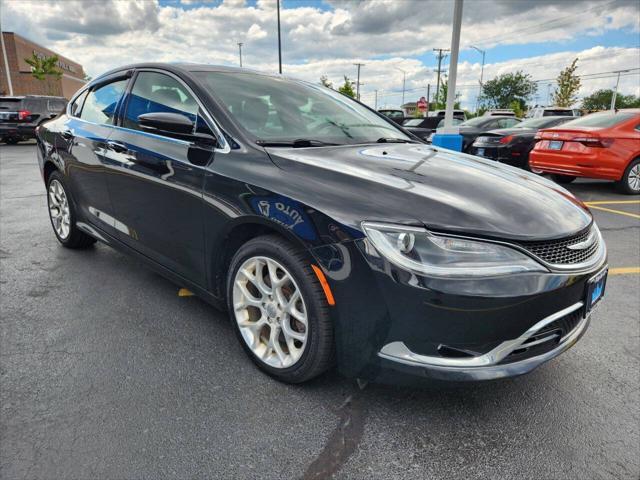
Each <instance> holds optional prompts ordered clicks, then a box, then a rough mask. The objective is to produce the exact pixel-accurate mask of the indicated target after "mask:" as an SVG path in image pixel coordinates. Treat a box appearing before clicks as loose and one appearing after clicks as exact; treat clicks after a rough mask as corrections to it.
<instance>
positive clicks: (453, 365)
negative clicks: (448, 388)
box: [378, 302, 590, 381]
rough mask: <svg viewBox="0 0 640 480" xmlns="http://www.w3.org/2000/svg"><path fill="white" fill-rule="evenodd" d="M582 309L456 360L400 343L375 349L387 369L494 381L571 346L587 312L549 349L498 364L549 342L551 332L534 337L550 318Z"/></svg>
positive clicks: (530, 367) (583, 326)
mask: <svg viewBox="0 0 640 480" xmlns="http://www.w3.org/2000/svg"><path fill="white" fill-rule="evenodd" d="M583 308H584V304H583V302H578V303H576V304H574V305H571V306H570V307H567V308H566V309H563V310H561V311H559V312H556V313H555V314H553V315H550V316H549V317H547V318H545V319H543V320H541V321H540V322H538V323H537V324H536V325H534V326H533V327H531V328H530V329H529V330H527V331H526V332H525V333H524V334H523V335H521V336H520V337H518V338H516V339H513V340H506V341H504V342H503V343H501V344H500V345H498V346H497V347H495V348H494V349H493V350H492V351H490V352H488V353H486V354H483V355H480V356H476V357H470V358H460V359H457V358H442V357H429V356H425V355H419V354H415V353H414V352H412V351H411V350H409V349H408V348H407V346H406V345H405V344H404V343H402V342H393V343H389V344H387V345H385V346H384V347H383V348H382V350H380V352H378V356H379V357H381V358H383V359H385V360H388V361H389V362H392V363H390V364H389V366H390V367H391V368H394V369H398V370H400V371H404V372H408V371H410V370H409V369H407V368H406V367H407V366H408V367H410V369H416V368H417V369H419V370H421V371H422V374H423V375H424V376H426V377H429V378H434V379H438V380H452V381H469V380H495V379H499V378H505V377H514V376H517V375H523V374H525V373H528V372H530V371H531V370H533V369H535V368H536V367H538V366H539V365H542V364H543V363H545V362H547V361H549V360H551V359H552V358H555V357H557V356H558V355H560V354H561V353H562V352H564V351H565V350H567V349H569V348H571V347H572V346H573V345H574V344H575V343H576V342H577V341H578V340H579V339H580V337H582V335H583V334H584V332H585V331H586V330H587V327H588V325H589V320H590V315H589V314H587V315H584V316H582V318H581V320H580V321H579V322H578V324H577V325H576V327H575V328H574V329H573V330H572V331H570V332H569V333H568V334H566V335H564V336H563V337H562V338H560V339H559V342H558V343H557V345H556V346H555V347H554V348H553V349H551V350H548V351H546V352H544V353H541V354H539V355H535V356H533V357H529V358H525V359H523V360H519V361H515V362H508V363H502V362H503V360H505V359H506V358H507V357H508V356H509V355H510V354H512V353H514V352H517V351H518V350H519V349H523V348H532V347H534V346H537V345H541V344H542V343H544V342H548V341H553V340H554V338H552V336H553V335H552V334H549V335H546V336H543V338H536V336H535V335H536V333H537V332H539V331H540V330H541V329H543V328H544V327H545V326H546V325H548V324H550V323H552V322H553V321H555V320H557V319H559V318H562V317H563V316H565V315H568V314H571V313H573V312H575V311H577V310H582V309H583Z"/></svg>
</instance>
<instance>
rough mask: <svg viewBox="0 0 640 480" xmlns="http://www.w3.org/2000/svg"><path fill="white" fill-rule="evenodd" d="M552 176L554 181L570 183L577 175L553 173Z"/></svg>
mask: <svg viewBox="0 0 640 480" xmlns="http://www.w3.org/2000/svg"><path fill="white" fill-rule="evenodd" d="M551 178H553V181H554V182H556V183H560V184H561V185H568V184H569V183H571V182H573V181H574V180H575V179H576V177H572V176H570V175H552V176H551Z"/></svg>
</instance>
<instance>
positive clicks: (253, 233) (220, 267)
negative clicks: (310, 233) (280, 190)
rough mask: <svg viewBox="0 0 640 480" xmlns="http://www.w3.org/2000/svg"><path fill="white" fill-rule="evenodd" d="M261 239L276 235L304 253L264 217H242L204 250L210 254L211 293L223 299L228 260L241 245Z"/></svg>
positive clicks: (290, 235)
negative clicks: (254, 239)
mask: <svg viewBox="0 0 640 480" xmlns="http://www.w3.org/2000/svg"><path fill="white" fill-rule="evenodd" d="M263 235H278V236H280V237H282V238H284V239H285V240H287V241H289V242H290V243H291V244H292V245H294V246H296V247H298V248H299V249H300V250H301V251H307V250H308V248H307V245H305V243H304V242H303V241H302V240H301V239H300V238H299V237H298V236H296V235H295V234H294V233H293V232H292V231H291V230H290V229H288V228H286V227H284V226H282V225H280V224H278V223H276V222H273V221H269V220H267V219H265V218H264V217H259V216H253V215H252V216H245V217H241V218H238V219H236V220H234V221H232V222H230V223H229V225H228V226H227V227H226V228H225V229H224V230H223V231H222V232H220V234H219V235H217V238H218V239H219V240H218V241H217V242H211V244H210V245H209V246H208V248H209V251H210V252H211V256H210V259H211V260H210V262H209V264H210V265H211V277H210V278H211V287H212V293H213V294H214V295H215V296H217V297H219V298H225V296H226V291H225V283H226V274H227V270H228V267H229V264H230V263H231V259H232V258H233V256H234V255H235V254H236V252H237V251H238V250H239V249H240V247H241V246H242V245H244V244H245V243H247V242H248V241H249V240H252V239H253V238H256V237H260V236H263Z"/></svg>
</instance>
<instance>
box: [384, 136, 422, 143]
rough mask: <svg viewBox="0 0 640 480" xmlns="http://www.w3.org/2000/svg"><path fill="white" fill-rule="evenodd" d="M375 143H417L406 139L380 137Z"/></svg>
mask: <svg viewBox="0 0 640 480" xmlns="http://www.w3.org/2000/svg"><path fill="white" fill-rule="evenodd" d="M376 143H418V142H416V141H414V140H408V139H406V138H393V137H381V138H379V139H378V140H376Z"/></svg>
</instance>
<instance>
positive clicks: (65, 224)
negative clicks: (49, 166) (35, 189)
mask: <svg viewBox="0 0 640 480" xmlns="http://www.w3.org/2000/svg"><path fill="white" fill-rule="evenodd" d="M49 216H50V217H51V223H52V224H53V228H54V229H55V231H56V233H57V234H58V236H59V237H60V238H61V239H62V240H66V238H67V237H68V236H69V232H70V231H71V214H70V212H69V199H68V198H67V194H66V192H65V191H64V188H63V186H62V184H61V183H60V182H59V181H58V180H52V181H51V183H50V184H49Z"/></svg>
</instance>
